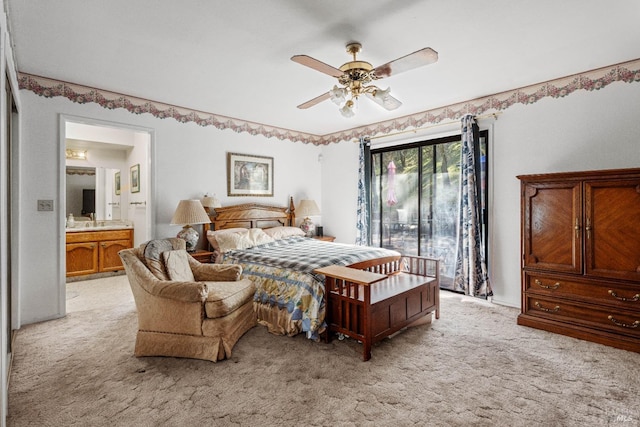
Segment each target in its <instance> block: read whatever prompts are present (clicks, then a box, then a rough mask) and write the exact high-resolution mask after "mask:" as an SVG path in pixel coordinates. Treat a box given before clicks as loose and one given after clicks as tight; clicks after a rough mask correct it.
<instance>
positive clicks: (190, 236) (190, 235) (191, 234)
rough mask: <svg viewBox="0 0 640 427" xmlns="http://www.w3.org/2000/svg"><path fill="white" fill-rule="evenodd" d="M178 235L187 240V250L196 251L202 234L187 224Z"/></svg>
mask: <svg viewBox="0 0 640 427" xmlns="http://www.w3.org/2000/svg"><path fill="white" fill-rule="evenodd" d="M176 237H177V238H178V239H182V240H184V241H185V242H187V252H195V250H196V246H197V245H198V238H199V237H200V235H199V234H198V232H197V231H196V230H194V229H193V227H191V226H190V225H185V226H184V227H183V228H182V230H180V232H179V233H178V235H177V236H176Z"/></svg>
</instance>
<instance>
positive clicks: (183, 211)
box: [171, 199, 211, 225]
mask: <svg viewBox="0 0 640 427" xmlns="http://www.w3.org/2000/svg"><path fill="white" fill-rule="evenodd" d="M210 222H211V219H209V215H207V212H206V211H205V210H204V206H202V203H201V202H200V200H197V199H194V200H180V203H178V207H177V208H176V212H175V213H174V214H173V218H172V219H171V224H175V225H192V224H209V223H210Z"/></svg>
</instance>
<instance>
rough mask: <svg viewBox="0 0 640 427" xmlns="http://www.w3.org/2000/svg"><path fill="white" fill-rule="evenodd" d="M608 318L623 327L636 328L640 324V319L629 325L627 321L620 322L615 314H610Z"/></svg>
mask: <svg viewBox="0 0 640 427" xmlns="http://www.w3.org/2000/svg"><path fill="white" fill-rule="evenodd" d="M608 319H609V320H611V322H612V323H613V324H614V325H616V326H621V327H623V328H629V329H635V328H637V327H638V326H640V320H636V321H635V322H633V323H632V324H630V325H629V324H627V323H622V322H618V321H617V320H616V319H615V318H614V317H613V316H609V317H608Z"/></svg>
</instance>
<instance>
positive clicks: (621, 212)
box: [585, 179, 640, 280]
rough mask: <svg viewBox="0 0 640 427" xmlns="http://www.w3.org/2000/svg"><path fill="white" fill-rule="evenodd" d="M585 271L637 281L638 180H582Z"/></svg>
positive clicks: (639, 259)
mask: <svg viewBox="0 0 640 427" xmlns="http://www.w3.org/2000/svg"><path fill="white" fill-rule="evenodd" d="M585 211H586V212H585V268H586V271H585V273H586V274H587V275H590V276H599V277H612V278H619V279H629V280H640V179H634V180H618V181H593V182H585Z"/></svg>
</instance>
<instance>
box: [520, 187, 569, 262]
mask: <svg viewBox="0 0 640 427" xmlns="http://www.w3.org/2000/svg"><path fill="white" fill-rule="evenodd" d="M524 198H525V202H524V204H525V206H524V216H525V217H524V222H525V225H524V236H523V238H524V242H523V244H524V250H525V254H524V265H525V266H526V267H529V268H540V269H546V270H554V271H559V272H572V273H581V272H582V266H581V265H582V248H581V232H582V211H581V201H582V198H581V186H580V183H579V182H578V183H572V182H569V183H542V184H527V185H526V186H525V189H524Z"/></svg>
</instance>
